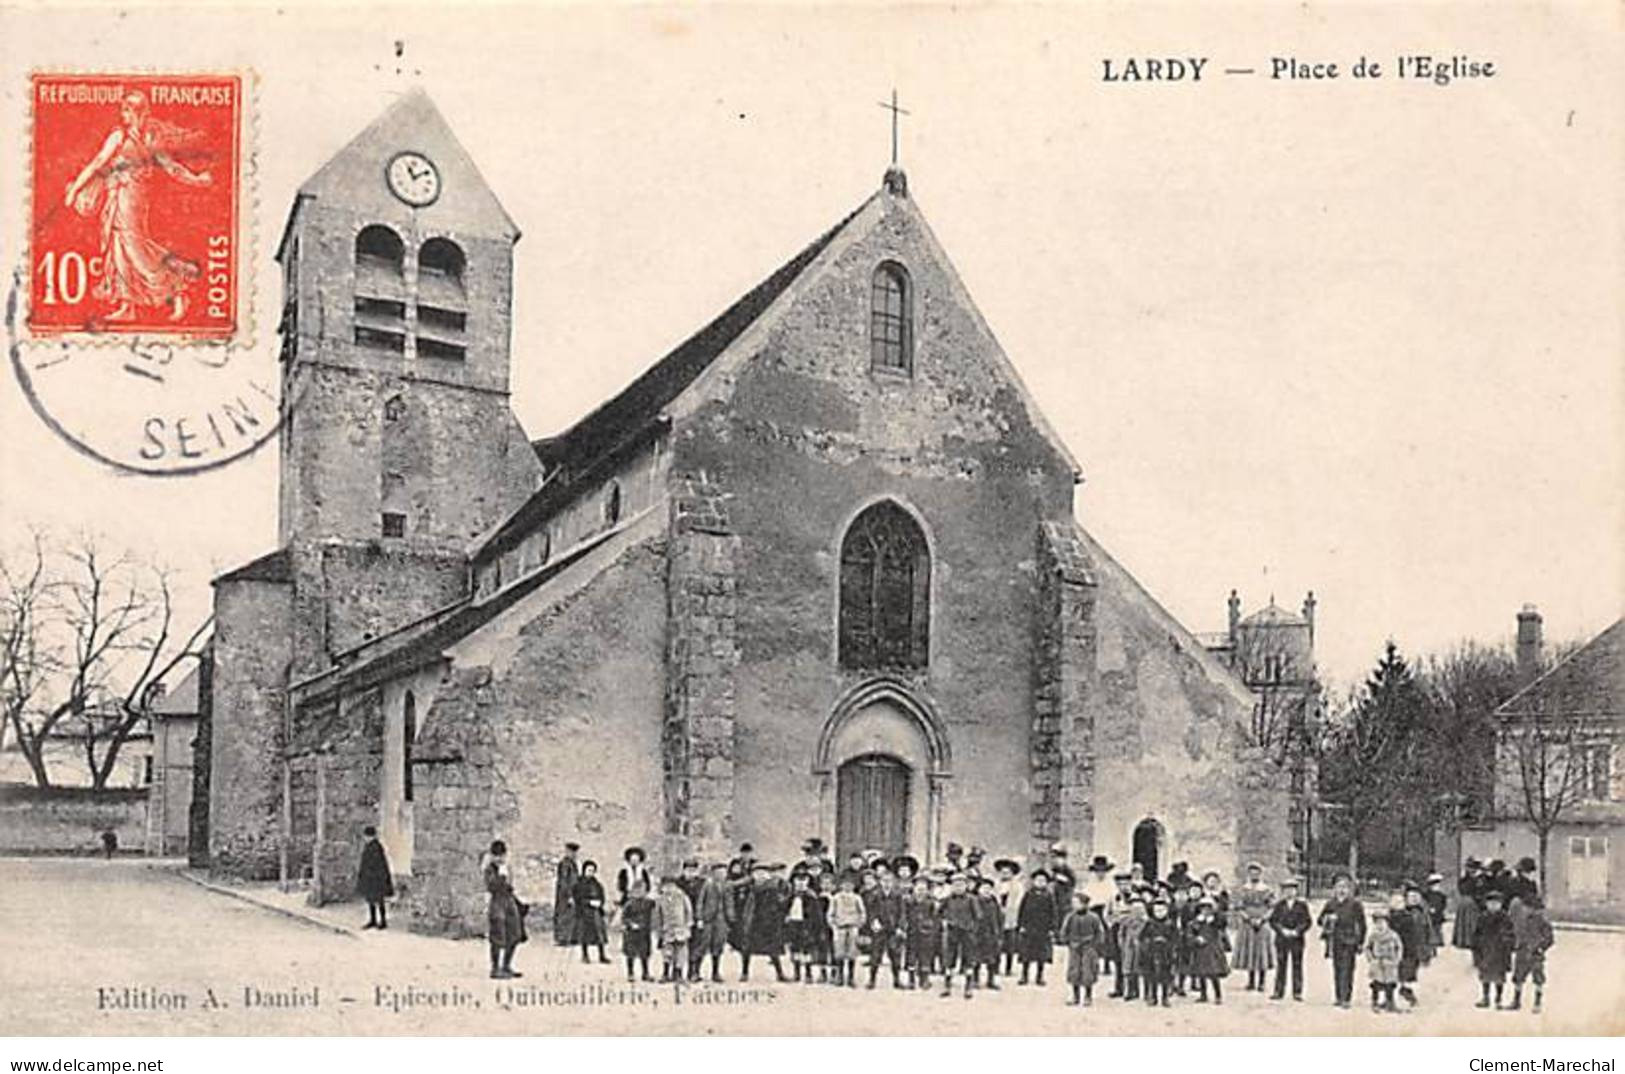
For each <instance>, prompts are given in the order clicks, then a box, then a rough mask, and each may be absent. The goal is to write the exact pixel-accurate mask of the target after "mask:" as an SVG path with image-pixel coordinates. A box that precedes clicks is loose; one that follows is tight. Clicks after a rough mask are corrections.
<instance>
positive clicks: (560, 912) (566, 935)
mask: <svg viewBox="0 0 1625 1074" xmlns="http://www.w3.org/2000/svg"><path fill="white" fill-rule="evenodd" d="M580 850H581V844H580V843H566V844H564V857H562V858H560V859H559V866H558V871H557V873H556V874H555V877H556V878H555V880H554V882H553V942H554V943H556V944H558V945H559V946H560V947H574V946H575V942H576V904H575V896H576V881H577V880H579V879H581V867H580V866H579V865H578V864H577V863H576V853H577V852H578V851H580Z"/></svg>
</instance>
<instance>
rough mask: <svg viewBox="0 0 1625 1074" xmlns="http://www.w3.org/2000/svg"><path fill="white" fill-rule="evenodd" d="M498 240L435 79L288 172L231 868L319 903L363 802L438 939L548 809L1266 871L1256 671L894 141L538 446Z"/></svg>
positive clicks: (766, 845)
mask: <svg viewBox="0 0 1625 1074" xmlns="http://www.w3.org/2000/svg"><path fill="white" fill-rule="evenodd" d="M518 239H519V229H518V227H517V226H516V224H515V222H514V221H513V220H512V219H510V218H509V216H508V215H507V213H506V212H505V211H504V210H503V208H502V205H501V204H500V203H499V201H498V200H497V198H496V196H495V194H494V193H493V192H492V191H491V190H490V189H489V188H488V187H487V186H486V185H485V183H484V182H483V180H482V179H481V176H480V173H479V171H478V169H477V168H476V167H475V165H474V162H473V160H472V159H471V158H470V156H469V155H468V153H467V152H466V151H465V150H464V148H463V147H462V145H461V144H459V142H458V140H457V138H456V137H455V136H454V135H453V133H452V131H451V129H450V128H449V127H448V125H447V124H446V122H445V121H444V119H443V118H442V117H441V115H440V114H439V112H438V111H437V110H436V109H435V107H434V106H433V104H432V103H431V102H430V100H429V99H428V97H427V96H425V95H424V94H423V93H421V92H413V93H410V94H408V95H406V96H405V97H403V98H402V99H401V100H399V101H398V102H396V103H395V104H394V105H393V106H392V107H390V108H389V109H388V110H387V111H386V112H385V113H384V114H383V115H382V116H381V117H380V118H379V119H378V120H377V121H375V122H374V123H373V124H372V125H371V126H370V127H368V128H367V129H366V130H364V131H363V132H362V133H361V134H360V135H358V136H357V137H356V138H355V139H354V140H353V141H352V142H351V143H350V144H349V145H347V146H346V147H345V148H344V149H342V150H341V151H340V152H339V153H338V154H337V155H336V156H334V157H333V159H331V160H330V161H328V162H327V163H326V164H325V165H324V166H323V167H322V168H321V169H320V170H318V171H317V172H316V173H315V175H314V176H312V177H311V179H309V180H308V181H307V182H306V183H305V184H304V185H303V186H302V187H301V188H300V189H299V192H298V195H297V197H296V199H295V201H294V204H293V207H292V210H291V212H290V214H289V217H288V223H287V227H286V230H285V232H284V234H283V237H282V240H281V243H280V246H279V248H278V254H277V257H278V261H279V263H280V264H281V266H282V272H283V277H284V287H285V301H284V308H283V311H282V317H281V335H282V341H283V343H282V385H281V387H282V395H283V411H284V423H283V427H282V433H281V443H280V448H281V471H280V477H281V489H280V534H279V547H278V548H277V549H276V550H275V551H273V552H271V553H270V554H268V555H266V556H264V557H262V558H260V559H258V560H255V561H254V562H251V563H249V564H247V565H245V566H243V567H241V568H239V569H237V570H235V571H232V572H230V573H227V574H225V575H223V576H221V577H220V578H218V579H216V581H215V615H216V626H215V641H214V653H213V664H212V667H213V680H212V704H211V705H210V710H211V711H210V716H209V719H210V722H211V727H210V731H209V743H210V751H211V758H210V766H209V767H210V773H209V780H208V783H209V792H208V800H209V814H210V815H209V845H210V854H211V859H212V864H213V866H214V868H216V869H218V870H221V871H223V872H226V873H231V874H236V875H244V876H259V877H279V876H280V877H282V878H284V879H288V880H305V879H308V880H309V881H310V883H311V886H312V890H313V893H314V895H315V897H316V898H319V899H330V898H345V897H348V896H349V895H350V893H351V891H352V890H353V887H354V870H355V862H356V856H357V852H358V849H359V847H360V845H361V830H362V828H363V827H364V826H365V825H369V824H374V825H377V826H378V828H379V831H380V835H381V837H382V839H383V841H384V843H385V845H386V847H387V848H388V851H389V855H390V859H391V862H392V864H393V867H394V869H395V871H396V872H397V873H398V874H400V875H401V886H402V888H403V889H404V891H405V892H406V896H405V898H406V901H407V904H408V908H409V913H410V918H411V921H412V924H413V927H415V928H419V929H423V930H426V931H433V932H446V933H453V934H457V933H473V932H479V931H482V930H483V927H484V916H485V914H484V890H483V887H482V885H481V882H480V876H479V870H478V859H479V856H480V854H481V852H482V851H483V850H484V849H485V848H486V846H487V845H488V844H489V843H490V841H491V840H492V839H493V838H501V839H503V840H505V841H506V842H507V843H508V845H509V847H510V848H511V849H512V856H513V864H514V868H515V874H516V876H515V882H516V886H517V887H518V888H519V890H520V891H521V892H532V893H538V894H539V893H541V892H543V891H546V890H550V887H549V885H550V883H551V869H552V864H553V862H554V860H555V857H554V856H555V855H556V854H558V853H559V852H560V851H561V849H562V847H563V844H564V843H565V841H566V840H570V841H574V842H578V843H580V844H581V845H582V846H583V848H584V850H585V851H586V855H587V856H589V857H595V858H597V859H598V860H599V861H600V862H601V863H603V864H606V865H607V864H610V863H612V862H613V861H615V860H616V859H618V858H619V856H620V852H621V850H622V848H624V847H626V846H630V845H642V846H644V847H646V848H648V850H649V852H650V854H651V858H652V860H653V863H654V864H655V865H656V866H657V868H664V867H667V866H669V865H670V864H671V863H673V862H675V861H677V860H679V859H680V858H682V857H685V856H689V855H698V856H701V857H703V858H708V859H716V858H720V857H726V856H728V855H730V854H731V853H732V852H733V851H734V850H735V849H736V848H737V846H738V845H739V844H740V843H743V842H750V843H752V844H754V846H755V847H756V849H757V852H758V853H759V854H760V855H762V856H764V857H781V858H788V857H791V856H793V855H794V853H795V849H796V847H797V846H799V844H800V843H801V841H802V840H803V839H804V838H806V837H807V836H812V835H817V836H821V837H822V838H823V839H824V840H825V842H827V843H828V844H830V845H831V846H832V847H833V848H835V850H836V852H837V853H838V854H841V855H844V854H846V853H847V852H849V851H851V850H853V849H865V848H877V849H880V850H883V851H886V852H890V853H901V852H908V853H911V854H914V855H916V856H917V857H919V858H921V859H922V860H927V861H935V860H940V858H941V855H942V853H943V851H944V848H945V846H946V844H947V843H948V842H949V841H953V842H957V843H960V844H962V845H965V846H970V845H972V844H975V845H980V846H983V847H986V848H988V850H989V851H990V852H993V853H997V854H1014V855H1025V856H1027V857H1029V859H1032V858H1036V857H1037V856H1038V855H1041V854H1047V853H1048V851H1049V849H1050V848H1051V846H1052V845H1054V844H1057V843H1059V844H1062V845H1064V846H1065V847H1066V848H1068V849H1069V850H1070V852H1071V853H1072V854H1073V855H1074V857H1075V859H1077V858H1081V859H1082V861H1080V862H1079V864H1080V866H1081V865H1082V864H1083V862H1086V861H1087V860H1088V856H1090V855H1093V854H1097V853H1099V854H1106V855H1108V856H1110V857H1112V858H1113V859H1114V860H1115V861H1117V862H1125V861H1127V860H1128V859H1129V857H1130V856H1131V855H1134V856H1136V857H1138V858H1139V859H1140V860H1144V861H1146V862H1147V864H1149V865H1151V866H1152V868H1153V869H1154V870H1155V871H1157V872H1162V873H1165V872H1167V870H1168V867H1169V865H1171V864H1172V863H1173V862H1174V861H1175V860H1185V861H1188V862H1190V863H1191V865H1192V866H1193V867H1194V868H1197V869H1203V868H1208V867H1212V868H1217V869H1220V870H1222V871H1224V872H1225V873H1226V874H1230V875H1234V874H1235V873H1237V872H1238V871H1239V869H1240V867H1241V864H1242V863H1243V862H1245V861H1247V860H1249V859H1253V858H1257V859H1259V860H1262V861H1264V862H1266V863H1267V864H1269V866H1270V868H1271V871H1272V873H1273V872H1275V871H1276V870H1277V869H1279V868H1280V867H1281V866H1282V865H1283V864H1284V863H1285V861H1286V854H1287V848H1288V846H1289V843H1290V838H1289V833H1288V831H1287V815H1288V810H1287V808H1286V806H1285V801H1286V799H1285V794H1286V782H1285V778H1284V776H1283V773H1282V771H1281V769H1280V766H1279V765H1278V764H1277V763H1275V762H1274V761H1273V760H1272V759H1271V758H1270V757H1269V756H1268V755H1267V751H1264V750H1261V749H1259V748H1258V747H1257V746H1256V745H1255V744H1254V743H1252V742H1251V741H1250V739H1249V736H1248V717H1249V713H1250V712H1251V710H1252V705H1253V695H1252V694H1251V693H1250V692H1249V690H1248V687H1247V685H1246V684H1244V683H1243V682H1242V681H1241V680H1240V679H1239V678H1237V677H1236V675H1235V674H1233V673H1232V672H1231V671H1230V670H1229V669H1228V668H1226V667H1225V666H1224V665H1223V664H1222V663H1221V662H1220V661H1219V660H1218V659H1216V658H1215V657H1214V655H1213V654H1211V653H1209V652H1208V651H1207V650H1206V649H1205V648H1204V646H1203V645H1202V644H1201V643H1200V642H1199V641H1198V640H1197V639H1196V638H1194V637H1193V636H1192V635H1191V634H1190V633H1189V632H1187V631H1186V630H1185V629H1184V628H1183V627H1182V626H1181V625H1180V624H1179V623H1178V622H1176V621H1175V620H1174V619H1173V618H1172V617H1171V616H1170V615H1169V614H1168V613H1167V612H1166V611H1165V610H1164V609H1163V608H1162V607H1161V606H1160V605H1158V603H1157V602H1156V600H1155V599H1153V598H1152V597H1151V595H1150V594H1149V593H1147V592H1146V590H1145V589H1144V588H1143V587H1142V586H1141V585H1140V584H1139V583H1138V582H1137V581H1136V580H1135V579H1134V578H1133V577H1132V576H1130V575H1129V573H1128V572H1127V571H1125V570H1124V569H1123V568H1122V567H1121V566H1120V565H1119V564H1118V563H1117V562H1116V561H1115V560H1114V559H1112V557H1111V556H1110V555H1109V554H1108V553H1107V552H1106V551H1105V549H1103V548H1102V547H1101V546H1100V545H1099V543H1098V542H1096V541H1095V540H1094V539H1093V538H1092V537H1091V536H1090V535H1089V534H1088V533H1087V532H1086V531H1085V530H1084V528H1083V527H1082V526H1080V525H1079V524H1078V523H1077V522H1076V521H1075V518H1074V502H1073V499H1074V492H1075V490H1076V489H1077V487H1078V486H1079V484H1080V482H1081V480H1082V478H1081V470H1080V467H1079V464H1078V462H1077V460H1076V459H1074V458H1073V456H1072V454H1071V453H1070V452H1069V450H1068V449H1067V446H1066V445H1065V444H1064V443H1063V442H1062V441H1061V440H1060V438H1059V437H1058V436H1057V435H1056V434H1055V431H1054V430H1053V429H1052V428H1051V426H1050V425H1049V423H1048V422H1047V421H1046V420H1045V417H1044V415H1043V414H1042V413H1041V411H1040V410H1039V408H1038V406H1037V404H1036V402H1035V401H1034V400H1033V398H1032V397H1031V395H1030V394H1029V393H1028V391H1027V390H1026V388H1025V387H1024V386H1023V385H1022V382H1021V379H1020V377H1019V376H1018V374H1017V372H1016V368H1015V366H1014V365H1013V364H1012V362H1011V360H1010V359H1009V358H1008V357H1007V356H1006V355H1005V353H1004V352H1003V351H1002V350H1001V349H1000V347H999V344H998V343H997V341H995V339H994V338H993V336H992V334H991V332H990V331H989V329H988V326H987V324H986V322H985V321H983V319H982V317H981V315H980V314H979V313H978V312H977V309H976V306H975V304H974V303H973V302H972V300H971V297H970V295H969V294H967V293H966V291H965V288H964V286H963V284H962V283H961V281H960V279H959V277H958V276H957V274H956V273H955V271H954V269H953V266H952V265H951V264H950V263H949V260H948V257H947V255H946V253H945V252H944V251H943V249H942V248H941V246H940V245H939V244H938V242H937V240H936V238H935V236H934V235H933V234H932V232H931V229H930V227H929V226H928V225H927V223H926V220H925V217H924V216H923V215H922V213H921V211H920V209H919V207H918V206H917V205H916V203H915V202H914V200H913V198H912V197H911V195H910V192H909V187H908V182H907V179H906V177H905V176H904V174H903V172H902V171H901V170H899V169H897V168H895V167H893V168H892V169H890V170H889V171H887V172H886V174H885V177H884V180H883V183H882V185H881V187H880V189H878V190H877V191H875V192H874V193H873V194H872V195H871V196H869V197H868V198H866V199H865V200H863V201H862V203H861V204H859V205H858V206H857V207H856V208H855V209H852V210H851V211H850V212H848V213H846V214H845V215H844V216H841V217H840V219H839V220H838V221H836V222H835V223H834V225H833V226H832V227H831V228H830V229H829V230H828V231H826V232H824V233H823V234H822V235H820V236H818V237H817V238H815V239H814V240H813V241H812V242H811V243H809V244H808V245H807V246H806V247H805V248H804V249H802V250H800V251H799V252H797V253H795V254H794V256H792V257H790V259H789V260H788V261H786V262H785V263H784V264H783V265H781V266H779V267H778V268H776V269H774V270H773V271H771V272H770V273H769V274H768V275H767V276H766V278H765V279H763V280H762V282H761V283H760V284H759V285H757V286H756V287H755V288H754V289H752V290H750V291H749V292H748V293H746V294H745V295H744V296H743V297H741V298H740V299H739V300H738V301H737V302H735V303H734V304H733V305H732V306H730V307H728V308H727V309H726V310H724V311H722V312H721V313H720V314H718V315H717V316H716V317H715V318H714V319H713V320H711V321H710V322H709V323H708V324H705V325H704V327H702V328H700V329H699V331H697V332H696V333H695V334H694V335H693V336H692V337H690V338H689V339H688V340H686V341H685V342H683V343H682V344H681V345H679V346H678V347H677V348H676V349H675V350H673V351H672V352H671V353H669V354H667V355H666V356H664V357H663V358H660V359H659V360H658V361H656V362H655V363H654V364H653V365H651V366H650V367H649V368H648V369H647V371H645V372H644V373H643V374H642V375H641V376H639V377H638V378H637V379H636V380H634V381H633V382H632V383H631V384H630V385H628V386H627V387H626V388H625V389H624V390H623V391H622V392H620V393H619V394H618V395H615V396H614V397H612V398H610V399H608V400H606V401H604V402H603V403H602V404H601V405H599V406H598V407H597V408H596V409H595V410H593V411H591V412H590V413H588V414H587V415H585V416H584V417H582V418H581V419H580V420H579V421H577V422H576V423H575V424H574V425H572V426H570V427H569V428H567V429H565V430H564V431H563V432H561V433H559V434H558V435H556V436H551V437H547V438H544V439H540V440H531V439H530V438H528V437H527V436H526V434H525V433H524V431H523V430H522V429H521V427H520V425H519V423H518V422H517V420H516V419H515V418H514V416H513V414H512V412H511V410H510V406H509V371H510V367H511V363H512V362H513V361H530V362H547V361H550V360H557V359H550V358H548V357H547V356H545V355H517V356H516V355H513V354H511V353H510V349H509V339H510V327H511V324H510V321H511V311H512V266H513V248H514V244H515V243H516V242H517V241H518ZM1079 364H1080V367H1086V365H1087V363H1086V361H1083V362H1080V363H1079Z"/></svg>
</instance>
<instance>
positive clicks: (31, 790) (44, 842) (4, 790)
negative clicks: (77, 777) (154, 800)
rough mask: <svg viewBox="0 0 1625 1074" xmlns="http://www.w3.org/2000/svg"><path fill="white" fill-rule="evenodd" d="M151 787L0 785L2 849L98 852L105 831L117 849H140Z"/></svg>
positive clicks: (0, 842)
mask: <svg viewBox="0 0 1625 1074" xmlns="http://www.w3.org/2000/svg"><path fill="white" fill-rule="evenodd" d="M147 794H148V792H147V790H146V789H145V788H142V789H140V790H106V791H93V790H91V789H90V788H88V787H44V788H41V787H32V786H17V785H12V784H0V853H8V854H100V853H101V852H102V832H104V831H109V830H111V831H112V832H113V833H114V834H115V835H117V836H118V846H119V850H120V851H121V852H123V853H140V852H141V850H142V844H143V842H144V840H145V837H146V825H147Z"/></svg>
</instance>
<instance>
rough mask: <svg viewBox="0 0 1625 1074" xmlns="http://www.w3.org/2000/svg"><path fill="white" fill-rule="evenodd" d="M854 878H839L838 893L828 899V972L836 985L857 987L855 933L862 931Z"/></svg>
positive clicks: (860, 910)
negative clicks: (829, 945)
mask: <svg viewBox="0 0 1625 1074" xmlns="http://www.w3.org/2000/svg"><path fill="white" fill-rule="evenodd" d="M856 887H857V877H856V876H855V875H853V874H851V873H847V874H843V875H842V876H841V878H840V881H839V890H838V891H836V892H835V894H834V895H831V896H830V899H829V927H830V933H831V937H832V939H831V961H832V964H831V972H832V973H833V975H834V981H835V983H836V984H838V985H839V984H844V985H846V987H848V988H856V987H857V976H858V973H857V967H858V933H859V932H861V931H862V930H863V921H864V913H863V900H862V899H861V898H859V897H858V893H857V890H856Z"/></svg>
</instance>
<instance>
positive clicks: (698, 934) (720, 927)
mask: <svg viewBox="0 0 1625 1074" xmlns="http://www.w3.org/2000/svg"><path fill="white" fill-rule="evenodd" d="M733 905H734V904H733V892H732V890H731V889H730V887H729V884H728V867H727V866H726V865H724V864H723V863H722V862H720V861H719V862H716V863H715V864H713V865H712V866H711V869H710V875H708V876H707V877H706V878H705V880H704V881H703V882H702V883H701V884H700V887H699V894H698V896H697V897H696V898H695V900H694V941H693V944H692V947H691V953H690V956H689V958H690V961H691V963H692V965H693V972H691V973H690V974H689V977H690V979H692V980H696V981H697V980H699V977H700V963H701V961H702V960H703V959H704V958H705V956H706V955H710V956H711V980H712V981H713V982H716V983H721V981H722V952H723V951H724V950H726V949H727V946H728V933H729V931H730V930H731V929H732V926H733Z"/></svg>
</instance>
